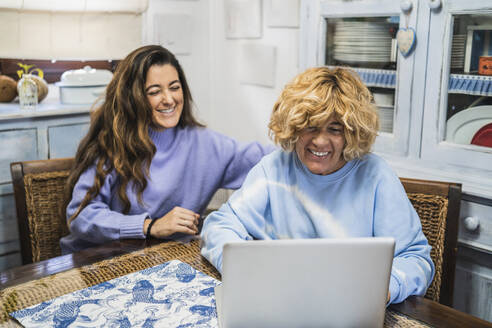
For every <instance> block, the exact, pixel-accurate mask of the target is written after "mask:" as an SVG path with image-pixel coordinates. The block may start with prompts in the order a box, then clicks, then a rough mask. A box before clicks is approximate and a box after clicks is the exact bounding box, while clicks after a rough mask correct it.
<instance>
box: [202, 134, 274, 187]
mask: <svg viewBox="0 0 492 328" xmlns="http://www.w3.org/2000/svg"><path fill="white" fill-rule="evenodd" d="M210 133H211V136H212V140H213V143H214V148H215V152H214V155H215V156H216V157H217V158H218V162H219V163H218V165H219V166H221V167H224V175H223V177H222V182H221V184H220V188H227V189H238V188H239V187H241V185H242V183H243V181H244V179H245V178H246V175H247V174H248V172H249V171H250V170H251V169H252V168H253V166H255V165H256V164H257V163H258V162H259V161H260V160H261V159H262V157H263V156H265V155H267V154H269V153H271V152H272V151H274V150H275V149H277V148H276V147H275V146H273V145H263V144H261V143H259V142H250V143H242V142H238V141H237V140H235V139H233V138H230V137H227V136H225V135H222V134H220V133H217V132H213V131H211V132H210ZM210 155H212V154H210Z"/></svg>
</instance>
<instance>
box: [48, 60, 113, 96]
mask: <svg viewBox="0 0 492 328" xmlns="http://www.w3.org/2000/svg"><path fill="white" fill-rule="evenodd" d="M112 78H113V73H111V72H110V71H108V70H105V69H94V68H91V67H90V66H85V67H84V68H82V69H77V70H70V71H66V72H64V73H63V74H62V76H61V81H60V82H57V83H55V85H56V86H58V87H59V89H60V101H61V103H62V104H93V103H94V102H95V101H96V100H99V99H102V98H103V97H104V93H105V91H106V86H107V84H108V83H109V82H110V81H111V79H112Z"/></svg>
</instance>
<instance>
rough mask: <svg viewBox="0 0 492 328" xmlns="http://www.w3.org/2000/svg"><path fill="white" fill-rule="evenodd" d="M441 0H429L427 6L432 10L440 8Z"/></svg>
mask: <svg viewBox="0 0 492 328" xmlns="http://www.w3.org/2000/svg"><path fill="white" fill-rule="evenodd" d="M441 4H442V3H441V0H429V8H430V9H431V10H432V11H437V10H439V8H441Z"/></svg>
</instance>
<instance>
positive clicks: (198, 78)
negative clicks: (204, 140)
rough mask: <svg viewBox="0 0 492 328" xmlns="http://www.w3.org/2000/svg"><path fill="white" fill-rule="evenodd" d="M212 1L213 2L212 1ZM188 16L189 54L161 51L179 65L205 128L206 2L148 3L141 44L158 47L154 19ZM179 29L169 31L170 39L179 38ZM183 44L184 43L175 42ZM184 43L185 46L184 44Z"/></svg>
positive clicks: (207, 100) (207, 90)
mask: <svg viewBox="0 0 492 328" xmlns="http://www.w3.org/2000/svg"><path fill="white" fill-rule="evenodd" d="M212 1H213V0H212ZM159 14H165V15H187V16H188V15H189V16H190V17H191V26H190V27H189V34H188V35H187V36H185V37H184V38H183V39H186V37H188V38H189V39H186V41H189V45H190V52H189V54H177V53H176V52H175V51H174V49H173V46H169V45H166V44H163V46H164V47H166V48H168V49H169V50H171V51H172V52H173V53H175V55H176V57H177V58H178V60H179V62H180V63H181V65H182V66H183V70H184V72H185V75H186V78H187V81H188V84H189V85H190V88H191V93H192V96H193V99H194V101H195V104H196V112H197V116H198V117H199V118H200V119H201V121H203V122H205V123H207V124H208V121H209V120H208V119H207V118H208V117H209V116H210V113H209V108H210V97H211V92H210V87H209V85H210V83H211V81H210V55H211V54H210V33H209V1H208V0H198V1H179V0H176V1H166V0H150V1H149V7H148V10H147V12H146V13H145V14H144V17H143V24H144V28H143V34H144V35H143V43H144V44H153V43H157V40H156V39H155V33H154V32H155V31H154V24H155V18H156V16H155V15H159ZM179 28H180V26H179V25H176V30H173V31H170V33H169V36H170V37H171V38H172V37H173V36H176V35H178V37H179V34H180V32H179V31H177V30H178V29H179ZM178 41H181V42H182V41H183V40H177V42H178ZM185 43H187V42H185Z"/></svg>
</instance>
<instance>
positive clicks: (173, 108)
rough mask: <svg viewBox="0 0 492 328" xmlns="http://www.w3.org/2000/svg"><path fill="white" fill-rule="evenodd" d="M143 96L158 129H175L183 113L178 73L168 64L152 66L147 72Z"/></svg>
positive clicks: (181, 90) (182, 99) (182, 98)
mask: <svg viewBox="0 0 492 328" xmlns="http://www.w3.org/2000/svg"><path fill="white" fill-rule="evenodd" d="M145 94H146V96H147V99H148V101H149V103H150V107H151V108H152V117H153V121H154V124H155V125H156V126H157V127H158V128H162V129H169V128H173V127H175V126H176V125H177V124H178V122H179V118H180V117H181V113H182V111H183V104H184V97H183V89H182V87H181V82H180V80H179V76H178V72H177V71H176V69H175V68H174V66H172V65H170V64H165V65H153V66H151V67H150V68H149V71H148V72H147V78H146V81H145Z"/></svg>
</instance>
